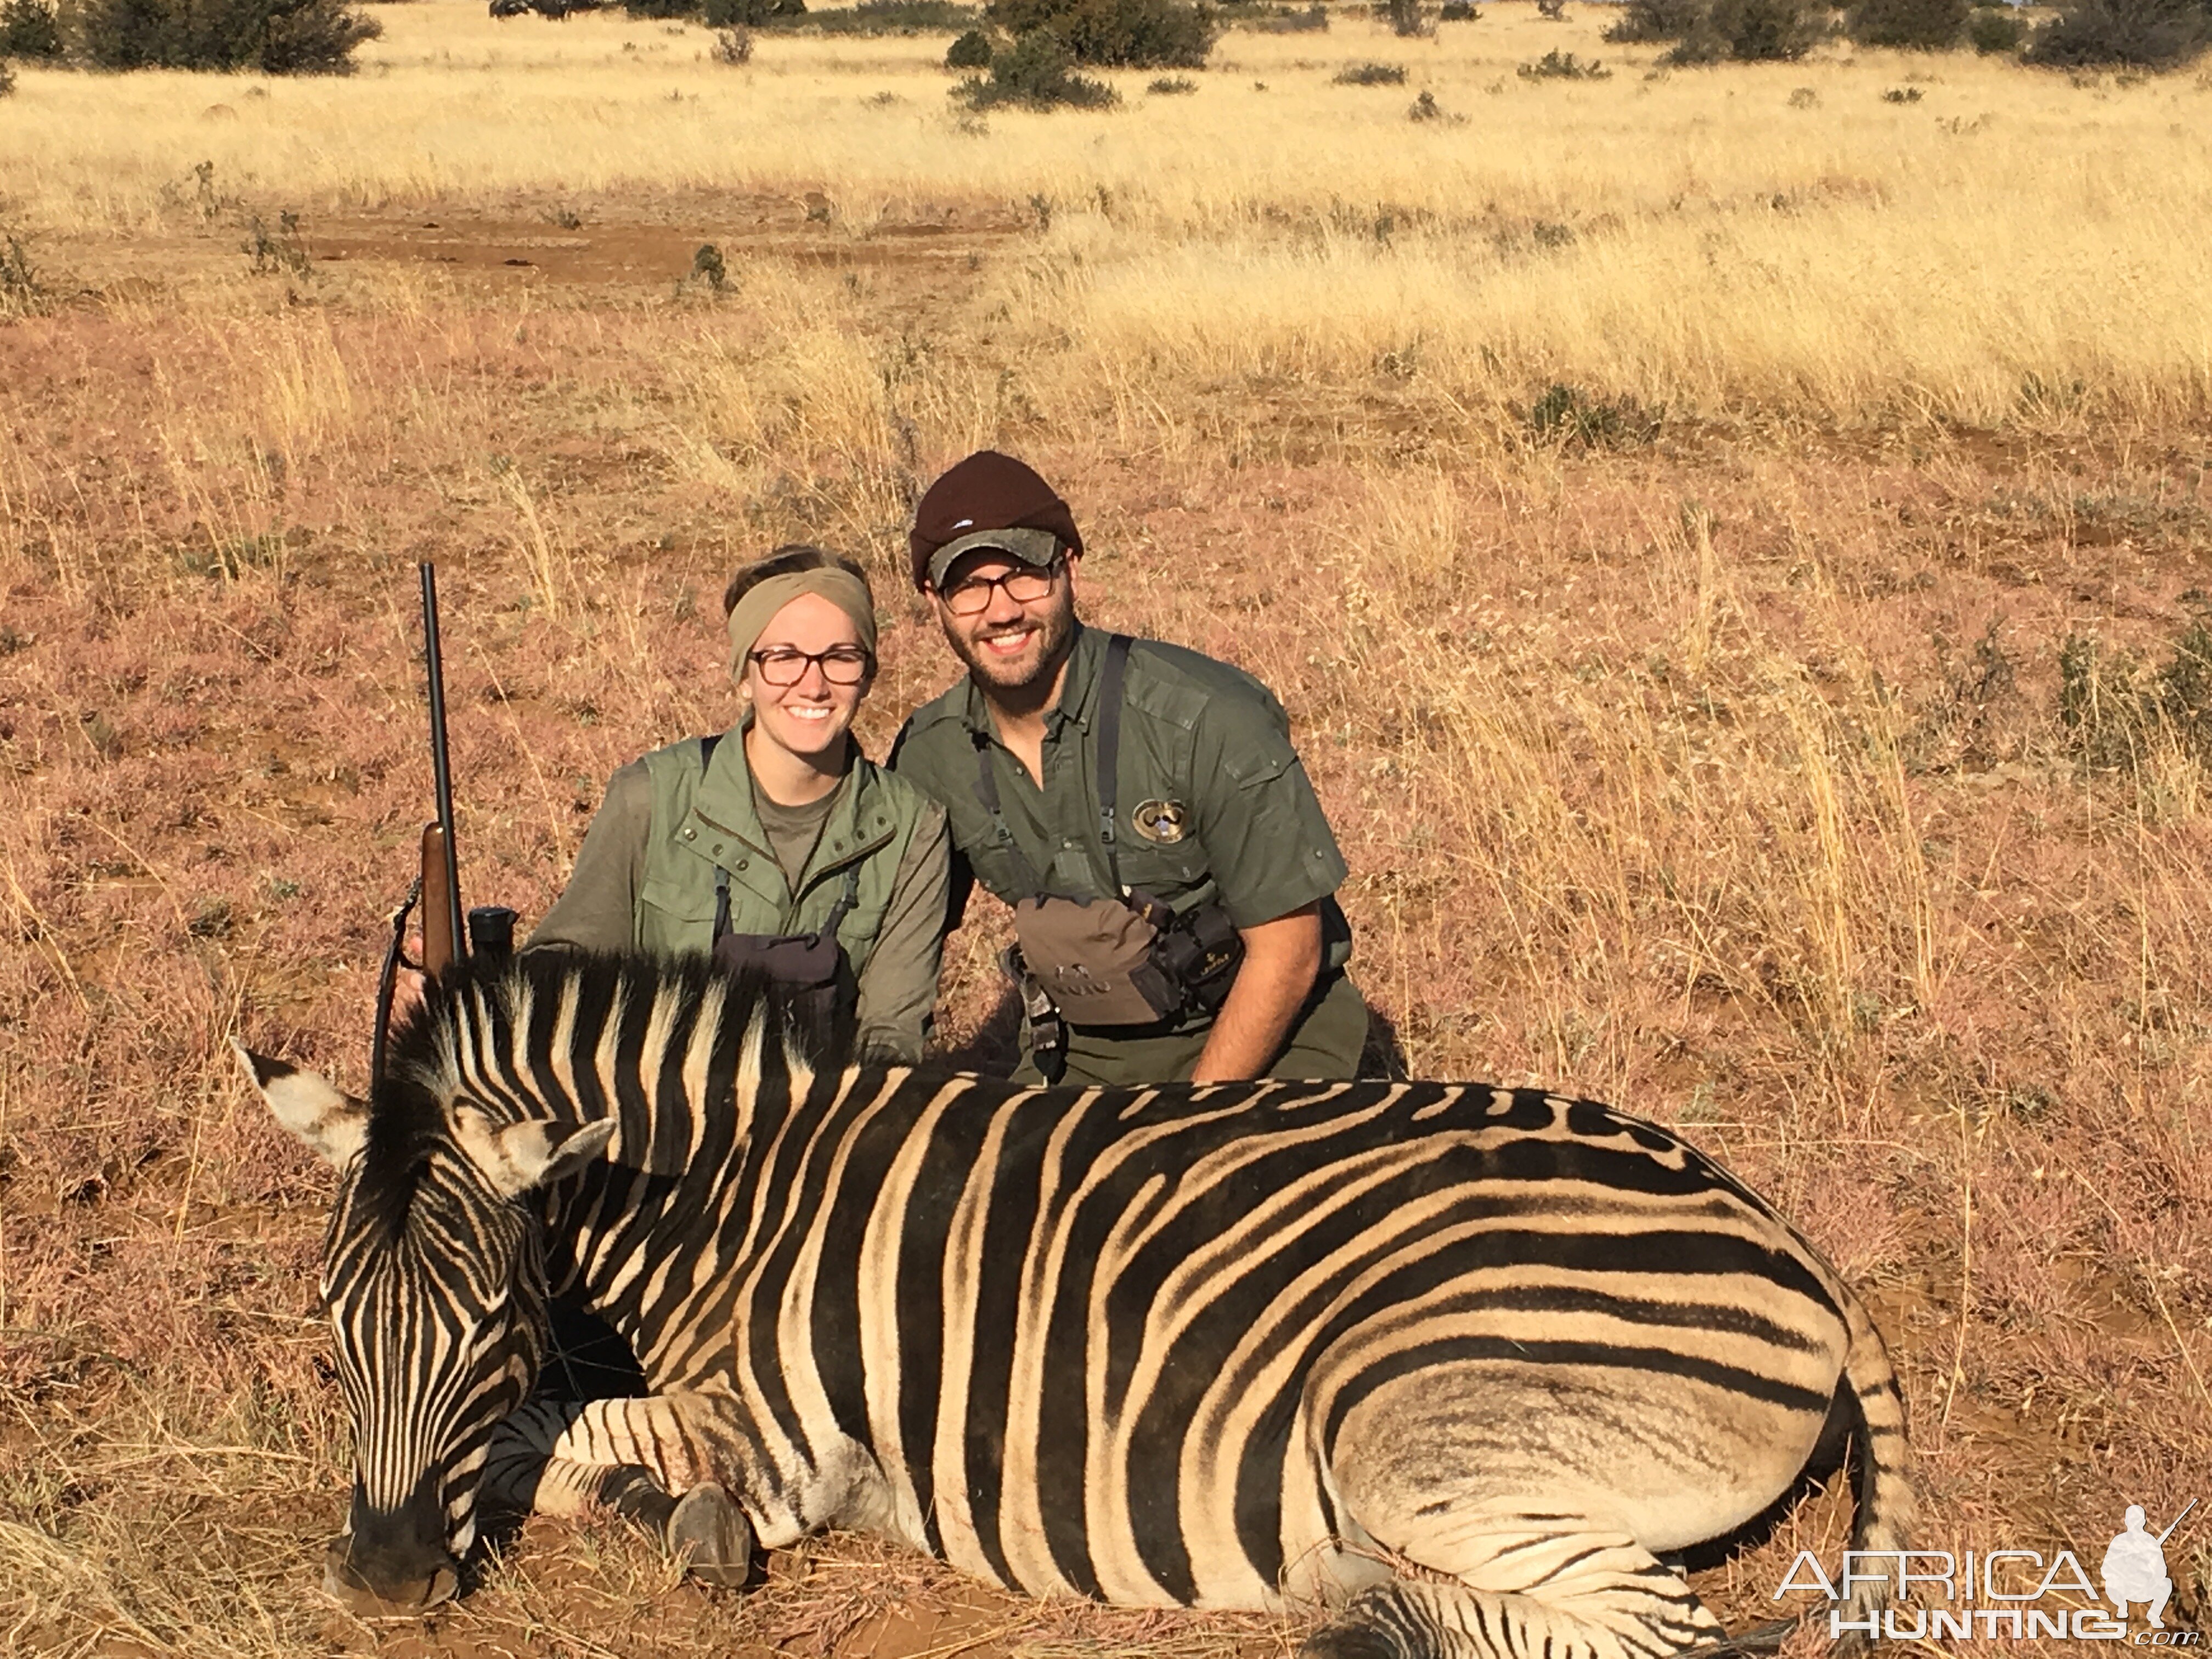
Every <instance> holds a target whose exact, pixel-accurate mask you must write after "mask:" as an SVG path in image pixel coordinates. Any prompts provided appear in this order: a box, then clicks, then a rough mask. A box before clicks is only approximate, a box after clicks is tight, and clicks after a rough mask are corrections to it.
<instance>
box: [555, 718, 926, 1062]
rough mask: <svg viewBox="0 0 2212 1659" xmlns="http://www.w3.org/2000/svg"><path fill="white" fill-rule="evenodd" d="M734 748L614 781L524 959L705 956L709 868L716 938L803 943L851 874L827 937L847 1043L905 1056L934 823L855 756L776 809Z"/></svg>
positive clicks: (654, 764)
mask: <svg viewBox="0 0 2212 1659" xmlns="http://www.w3.org/2000/svg"><path fill="white" fill-rule="evenodd" d="M744 749H745V746H744V728H743V727H742V726H739V727H738V728H737V729H735V730H732V732H729V733H727V734H726V737H725V738H723V740H722V741H721V742H720V743H718V744H716V745H715V747H714V760H713V763H712V765H711V768H708V769H702V767H701V766H700V763H699V757H700V744H699V740H698V739H697V738H686V739H685V740H684V742H682V743H680V744H671V745H670V746H669V747H668V748H666V749H663V750H655V751H654V753H653V754H651V755H648V756H647V757H645V758H644V759H643V760H638V761H633V762H631V763H629V765H628V766H625V767H623V769H621V770H620V771H618V772H617V773H616V774H615V775H614V776H613V778H612V779H611V780H610V781H609V782H608V784H607V793H606V799H605V801H604V802H602V803H601V805H600V807H599V814H598V816H597V817H594V818H593V819H592V827H591V829H590V830H589V831H588V832H586V835H585V836H584V845H583V848H582V849H581V850H580V852H579V853H578V854H577V855H576V867H575V870H574V873H572V874H571V875H570V877H569V878H568V887H567V888H566V889H565V890H563V891H562V895H561V897H560V899H559V901H558V902H556V904H555V905H554V906H553V908H551V909H550V910H549V911H547V912H546V914H545V919H544V921H542V922H540V923H539V924H538V930H537V931H536V932H535V933H532V935H531V936H530V939H529V942H528V944H527V945H526V946H525V947H524V948H526V949H529V950H535V949H538V947H540V946H544V945H568V946H572V947H574V948H577V949H582V950H592V951H635V950H643V951H699V952H705V951H711V950H712V949H713V948H714V926H713V923H714V904H715V897H714V873H715V871H716V869H717V868H718V867H719V868H721V869H723V870H725V871H726V872H728V875H729V878H730V880H729V896H730V905H731V910H730V931H731V932H732V933H761V934H775V933H808V932H811V931H812V930H814V929H815V928H817V927H821V926H822V925H823V922H824V921H826V920H827V918H828V915H829V911H830V910H831V908H832V907H833V906H834V905H835V904H836V902H837V900H838V898H839V896H840V895H841V894H842V892H843V891H844V890H845V886H846V882H845V875H846V873H847V871H848V869H849V868H850V867H852V866H854V865H856V864H857V865H858V866H859V867H860V878H861V879H860V883H859V884H858V889H857V899H858V902H857V903H856V904H855V905H854V908H851V909H850V910H848V912H847V913H846V915H845V919H844V921H843V922H842V925H841V926H840V927H839V928H838V930H837V938H838V942H839V943H840V944H842V945H843V946H844V947H845V953H846V955H847V957H848V958H849V959H850V961H851V963H852V964H853V971H854V975H855V977H856V979H857V981H858V983H859V989H860V1009H859V1021H860V1033H859V1036H860V1048H861V1050H862V1051H863V1052H871V1051H879V1052H884V1053H887V1054H891V1055H894V1056H896V1058H898V1059H901V1060H918V1059H920V1058H921V1052H922V1047H923V1043H924V1042H925V1040H926V1038H927V1034H928V1030H929V1025H930V1016H931V1013H932V1012H933V1009H934V1008H935V1006H936V1002H937V977H938V963H939V957H940V955H941V952H942V948H943V944H944V936H945V910H946V902H947V886H948V883H949V881H950V863H951V852H950V848H949V847H948V845H947V843H946V839H945V819H944V814H943V813H942V811H939V808H938V807H937V806H936V805H935V804H934V803H933V802H931V801H929V800H927V799H925V798H924V797H922V796H921V794H920V793H918V792H917V791H915V788H914V787H913V786H911V785H910V784H906V783H902V782H901V781H899V780H898V779H897V778H896V777H893V776H891V775H890V774H889V773H887V772H885V771H884V770H883V769H880V768H878V767H877V766H874V765H873V764H872V763H870V762H869V761H867V760H866V758H864V757H861V756H860V754H859V752H858V750H855V751H854V755H853V758H852V763H851V766H850V769H848V773H847V775H846V776H845V778H844V780H843V781H842V782H841V783H840V784H839V785H838V787H836V789H835V790H834V791H832V792H831V793H829V795H827V796H825V797H824V798H823V799H822V800H821V801H819V802H815V803H811V804H810V805H805V806H801V807H778V806H777V805H775V803H774V802H772V801H767V800H764V799H763V798H762V797H760V796H759V794H758V793H757V791H756V790H755V788H754V787H753V783H752V780H751V777H750V773H749V770H748V769H747V767H746V765H745V758H744Z"/></svg>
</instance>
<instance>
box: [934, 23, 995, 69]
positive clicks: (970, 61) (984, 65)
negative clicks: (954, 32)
mask: <svg viewBox="0 0 2212 1659" xmlns="http://www.w3.org/2000/svg"><path fill="white" fill-rule="evenodd" d="M990 67H991V37H990V35H989V34H988V33H986V32H985V31H984V30H982V29H969V31H968V33H965V34H963V35H962V36H961V37H960V38H959V39H958V40H955V41H954V42H953V43H952V44H951V46H947V47H946V48H945V68H947V69H957V70H970V69H988V68H990Z"/></svg>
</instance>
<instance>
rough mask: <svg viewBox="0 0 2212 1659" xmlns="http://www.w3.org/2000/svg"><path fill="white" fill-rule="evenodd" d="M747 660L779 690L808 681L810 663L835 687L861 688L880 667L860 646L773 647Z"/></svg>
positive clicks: (764, 678) (750, 655)
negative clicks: (801, 648)
mask: <svg viewBox="0 0 2212 1659" xmlns="http://www.w3.org/2000/svg"><path fill="white" fill-rule="evenodd" d="M746 660H747V661H749V662H750V663H751V664H752V665H753V666H754V667H756V668H757V669H759V670H760V677H761V678H762V680H763V681H764V682H765V683H766V684H769V685H773V686H777V687H782V686H787V685H796V684H799V681H801V680H803V679H805V678H806V669H807V665H809V664H810V663H811V664H812V665H814V666H816V667H817V668H819V669H820V670H821V671H822V678H823V679H825V680H827V681H829V684H832V685H858V684H860V682H861V681H862V680H864V679H866V678H868V671H869V670H870V669H871V668H873V667H874V666H875V665H876V659H874V658H873V657H872V656H871V655H869V654H868V653H867V652H866V651H864V650H862V649H861V648H860V647H859V646H857V645H833V646H831V647H829V649H828V650H827V651H801V650H799V649H798V648H797V647H794V646H788V645H777V646H770V647H769V648H768V649H767V650H765V651H755V652H751V653H748V655H747V658H746Z"/></svg>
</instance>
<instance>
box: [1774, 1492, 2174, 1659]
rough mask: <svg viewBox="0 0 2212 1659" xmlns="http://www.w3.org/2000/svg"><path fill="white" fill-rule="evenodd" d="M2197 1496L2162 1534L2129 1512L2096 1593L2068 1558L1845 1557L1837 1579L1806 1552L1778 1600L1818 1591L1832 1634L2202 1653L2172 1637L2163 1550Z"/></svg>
mask: <svg viewBox="0 0 2212 1659" xmlns="http://www.w3.org/2000/svg"><path fill="white" fill-rule="evenodd" d="M2196 1507H2197V1500H2196V1499H2195V1498H2191V1499H2190V1500H2189V1502H2188V1503H2187V1504H2185V1506H2184V1507H2183V1509H2182V1511H2181V1513H2180V1514H2179V1515H2177V1516H2174V1517H2173V1521H2172V1525H2170V1526H2168V1527H2167V1528H2166V1530H2165V1531H2164V1532H2160V1533H2154V1532H2152V1531H2150V1530H2149V1528H2148V1523H2147V1521H2146V1518H2145V1512H2144V1510H2143V1507H2142V1504H2130V1505H2129V1506H2128V1510H2127V1515H2126V1518H2125V1529H2124V1531H2122V1532H2121V1533H2120V1534H2118V1536H2116V1537H2115V1538H2114V1539H2113V1540H2112V1542H2111V1543H2110V1544H2109V1545H2107V1546H2106V1548H2105V1557H2104V1560H2103V1562H2102V1563H2101V1571H2100V1577H2102V1578H2103V1580H2104V1585H2105V1592H2104V1595H2102V1596H2100V1595H2098V1593H2097V1585H2096V1583H2095V1581H2094V1580H2093V1579H2091V1577H2089V1574H2088V1571H2087V1569H2086V1568H2085V1567H2084V1566H2083V1565H2082V1564H2081V1558H2080V1557H2078V1556H2076V1555H2075V1553H2074V1552H2073V1551H2072V1550H2067V1549H2062V1550H2059V1551H2057V1553H2054V1554H2045V1553H2044V1552H2042V1551H2040V1550H2020V1549H1984V1550H1964V1551H1957V1552H1954V1551H1951V1550H1931V1549H1923V1550H1846V1551H1845V1552H1844V1559H1843V1565H1842V1570H1841V1571H1839V1572H1838V1573H1837V1574H1836V1575H1835V1576H1834V1577H1832V1578H1831V1577H1829V1575H1828V1572H1827V1570H1826V1568H1825V1567H1823V1566H1822V1565H1820V1558H1819V1557H1818V1556H1816V1555H1814V1553H1813V1552H1812V1551H1810V1550H1801V1551H1799V1552H1798V1553H1797V1559H1796V1560H1794V1561H1792V1562H1791V1563H1790V1571H1788V1572H1787V1573H1785V1574H1784V1575H1783V1579H1782V1583H1781V1586H1780V1587H1779V1588H1778V1589H1776V1591H1775V1592H1774V1599H1775V1600H1776V1601H1780V1600H1781V1599H1782V1598H1783V1596H1784V1595H1787V1594H1789V1593H1790V1591H1792V1590H1801V1591H1802V1590H1817V1591H1819V1592H1820V1594H1821V1595H1824V1596H1826V1598H1827V1600H1828V1602H1829V1604H1830V1605H1829V1609H1828V1635H1829V1637H1830V1638H1831V1639H1835V1638H1841V1637H1844V1636H1858V1637H1863V1638H1867V1639H1869V1640H1870V1641H1879V1640H1881V1639H1883V1638H1887V1639H1888V1640H1890V1641H1893V1642H1910V1641H1916V1640H1920V1641H1924V1640H1926V1639H1928V1638H1938V1639H1941V1638H1953V1639H1959V1638H1984V1639H1988V1638H1996V1637H2000V1636H2003V1637H2009V1638H2012V1639H2013V1640H2015V1641H2022V1640H2025V1641H2035V1640H2037V1639H2039V1638H2045V1637H2049V1638H2054V1639H2061V1640H2067V1641H2074V1642H2126V1643H2128V1644H2130V1645H2131V1646H2134V1647H2139V1648H2142V1647H2158V1648H2191V1649H2198V1648H2201V1647H2202V1646H2203V1636H2202V1635H2201V1634H2200V1633H2199V1632H2196V1631H2191V1630H2177V1631H2169V1630H2167V1629H2166V1619H2165V1614H2166V1602H2167V1601H2168V1600H2169V1599H2170V1598H2171V1597H2172V1595H2173V1581H2172V1579H2171V1578H2169V1577H2167V1576H2166V1540H2168V1539H2169V1538H2171V1537H2172V1536H2173V1534H2174V1532H2175V1530H2176V1529H2177V1528H2179V1527H2180V1525H2181V1523H2182V1522H2183V1521H2184V1520H2185V1519H2186V1518H2187V1516H2188V1515H2189V1512H2190V1510H2193V1509H2195V1508H2196ZM1869 1584H1883V1585H1886V1586H1887V1599H1888V1601H1889V1603H1890V1605H1889V1606H1887V1607H1884V1608H1882V1609H1881V1611H1880V1612H1878V1613H1877V1612H1875V1611H1874V1610H1872V1609H1865V1610H1863V1611H1862V1612H1861V1613H1858V1614H1857V1616H1854V1615H1853V1614H1852V1613H1850V1612H1849V1611H1847V1607H1850V1606H1860V1607H1863V1603H1864V1600H1865V1591H1864V1587H1865V1586H1867V1585H1869ZM2136 1607H2139V1608H2141V1609H2142V1615H2143V1617H2144V1619H2145V1620H2147V1627H2146V1628H2143V1629H2139V1630H2131V1629H2130V1625H2129V1622H2128V1614H2129V1610H2130V1608H2136Z"/></svg>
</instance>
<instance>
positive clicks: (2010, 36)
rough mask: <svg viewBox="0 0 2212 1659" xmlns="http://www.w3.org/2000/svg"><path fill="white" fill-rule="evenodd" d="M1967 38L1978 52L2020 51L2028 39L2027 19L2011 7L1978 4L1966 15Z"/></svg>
mask: <svg viewBox="0 0 2212 1659" xmlns="http://www.w3.org/2000/svg"><path fill="white" fill-rule="evenodd" d="M1966 39H1967V40H1968V41H1969V42H1971V43H1972V46H1973V48H1974V50H1975V51H1976V52H1984V53H1987V52H2018V51H2019V50H2020V48H2021V42H2022V41H2024V40H2027V19H2026V18H2024V17H2021V16H2018V15H2015V13H2014V12H2013V11H2012V9H2010V8H2009V7H2003V6H1976V7H1975V8H1974V9H1972V11H1971V12H1969V13H1968V14H1967V15H1966Z"/></svg>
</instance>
